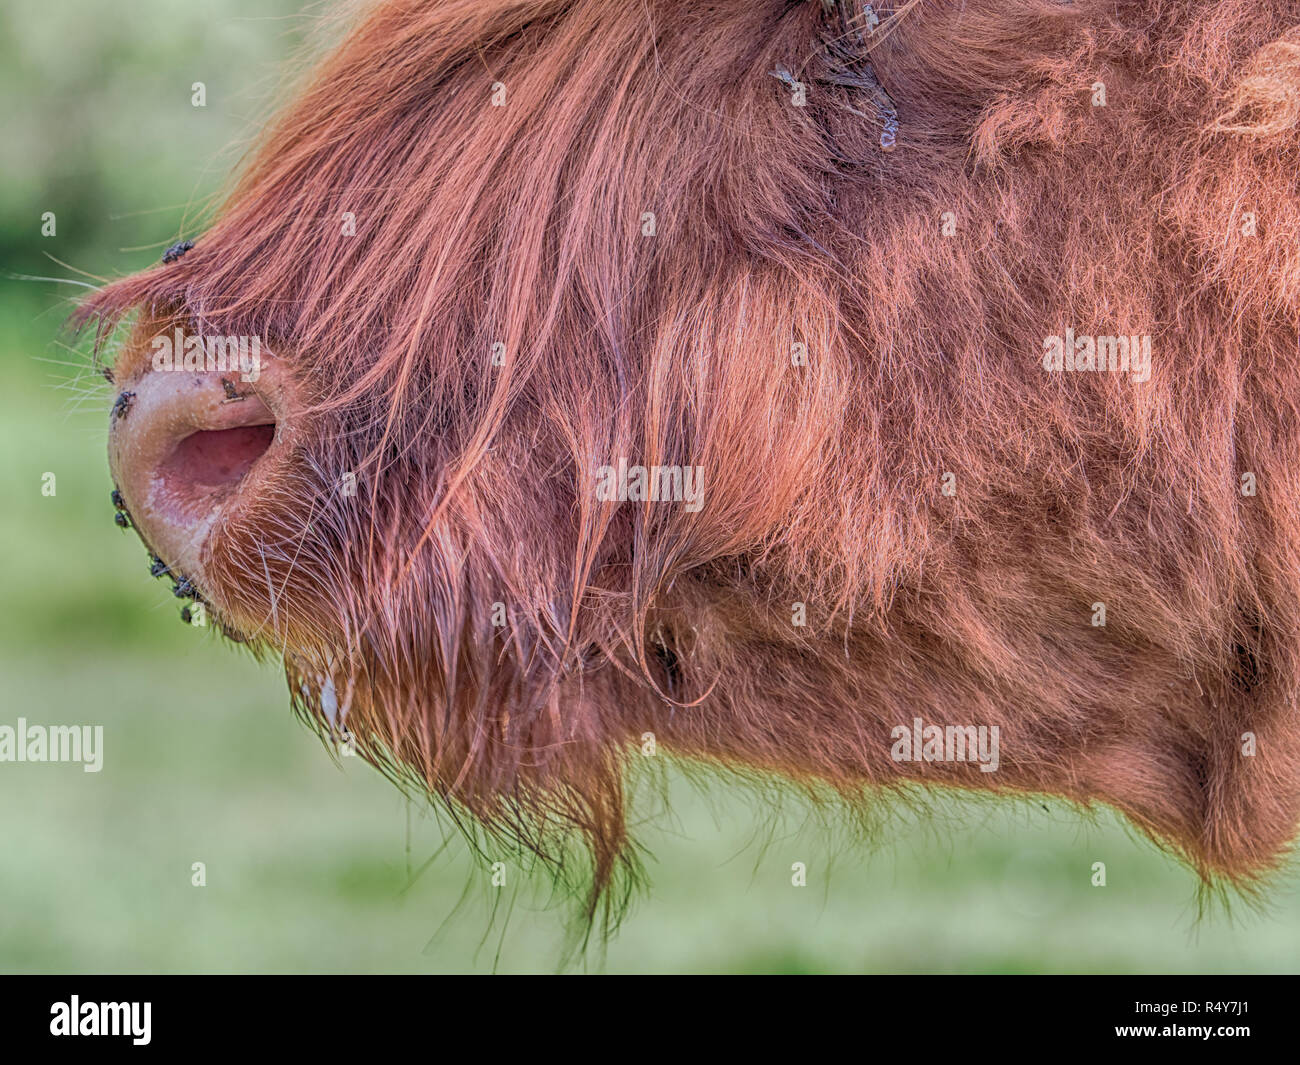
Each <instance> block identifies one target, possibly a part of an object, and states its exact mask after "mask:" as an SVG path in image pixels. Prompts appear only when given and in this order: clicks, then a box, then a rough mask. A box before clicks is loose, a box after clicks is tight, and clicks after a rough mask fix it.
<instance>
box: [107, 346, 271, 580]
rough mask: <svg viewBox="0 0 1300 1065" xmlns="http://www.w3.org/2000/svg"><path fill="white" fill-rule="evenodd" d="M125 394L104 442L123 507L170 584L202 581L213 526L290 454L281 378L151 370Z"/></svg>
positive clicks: (266, 371) (262, 370)
mask: <svg viewBox="0 0 1300 1065" xmlns="http://www.w3.org/2000/svg"><path fill="white" fill-rule="evenodd" d="M245 378H250V379H245ZM252 378H255V379H252ZM121 384H122V388H123V391H122V392H121V394H120V395H119V396H118V398H117V402H116V403H115V404H114V405H113V411H112V414H111V415H110V416H109V423H110V425H109V437H108V459H109V466H110V468H111V470H112V473H113V479H114V481H115V483H116V484H117V488H118V491H119V492H120V494H121V503H122V505H123V506H124V507H125V509H126V510H127V512H128V513H129V515H130V518H131V523H132V524H133V525H134V526H135V528H136V530H137V531H138V532H139V534H140V537H141V538H142V539H143V540H144V542H145V544H146V546H147V547H149V548H150V550H152V551H153V553H154V554H155V555H157V556H158V557H159V558H160V559H162V560H163V561H164V562H165V563H166V564H167V566H168V567H169V568H170V570H171V573H172V575H173V576H174V577H177V578H179V577H181V576H187V577H197V576H200V575H201V573H202V568H203V551H204V547H205V545H206V543H207V540H208V537H209V535H210V533H211V532H212V529H213V526H214V525H215V524H216V522H217V521H218V519H219V518H220V516H221V515H222V513H223V511H224V510H225V508H226V507H227V505H228V504H230V503H231V502H232V501H233V500H234V499H235V497H236V496H238V495H239V494H241V493H244V492H248V491H250V490H252V488H253V484H254V482H255V481H256V480H257V479H258V474H259V471H263V470H264V468H265V466H266V465H267V463H266V458H267V456H268V455H270V454H271V453H273V452H275V451H277V450H279V449H280V448H282V447H283V446H284V440H285V437H286V435H287V423H286V421H285V417H284V415H285V395H284V381H283V378H282V368H281V367H280V366H279V365H278V364H276V363H274V362H272V361H269V360H268V361H266V362H264V363H263V364H262V365H261V366H260V367H259V369H258V371H257V372H256V373H255V374H244V375H241V374H240V372H239V371H238V370H235V371H229V372H220V371H215V370H200V371H195V370H184V371H181V370H177V371H170V370H156V369H155V370H149V371H147V372H146V373H145V374H144V375H143V376H142V377H140V378H138V379H136V380H134V381H131V382H124V383H121Z"/></svg>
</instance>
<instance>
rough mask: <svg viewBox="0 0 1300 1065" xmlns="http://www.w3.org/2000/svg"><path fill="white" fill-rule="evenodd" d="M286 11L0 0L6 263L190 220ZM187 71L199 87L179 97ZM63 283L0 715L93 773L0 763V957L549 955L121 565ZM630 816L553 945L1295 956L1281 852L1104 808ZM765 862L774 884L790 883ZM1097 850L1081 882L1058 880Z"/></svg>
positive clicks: (38, 391)
mask: <svg viewBox="0 0 1300 1065" xmlns="http://www.w3.org/2000/svg"><path fill="white" fill-rule="evenodd" d="M319 13H320V11H319V9H312V10H311V11H309V12H308V13H306V14H304V13H302V11H301V10H300V8H299V5H298V4H297V3H296V2H295V0H209V2H207V3H204V4H202V5H188V4H184V3H181V2H180V0H169V2H162V0H143V2H137V3H133V4H131V5H111V4H103V3H99V2H96V0H53V2H50V0H10V2H9V3H8V4H6V6H5V7H4V8H3V9H2V10H0V85H2V86H3V94H4V107H3V109H2V110H0V114H2V115H3V119H2V121H3V122H4V137H3V142H2V143H3V145H4V181H3V188H2V189H0V242H3V247H4V257H3V262H4V268H5V270H6V271H7V272H8V273H9V274H23V275H44V276H50V277H59V278H67V279H79V280H85V279H86V278H85V277H84V275H83V274H81V273H78V271H85V273H86V274H88V275H91V276H92V277H110V276H116V275H118V274H120V273H125V272H129V271H131V270H134V269H138V268H140V267H142V266H145V265H147V264H149V263H151V262H153V261H155V260H156V258H157V257H158V255H159V253H160V251H161V249H162V248H163V247H165V246H166V245H167V244H169V243H171V242H172V241H173V240H175V239H177V238H178V236H180V235H182V231H184V235H190V234H191V232H192V229H190V228H189V227H191V226H192V225H193V224H194V219H195V218H196V217H197V210H196V207H197V206H198V205H201V203H202V202H203V200H204V198H205V197H207V196H210V195H211V194H212V193H213V192H214V191H216V190H217V189H218V188H219V187H220V184H221V181H222V179H223V176H224V175H225V173H226V172H227V170H228V168H229V166H230V165H231V163H232V162H233V161H234V159H235V157H236V156H237V152H232V151H231V146H232V145H236V144H237V143H238V142H239V141H240V140H241V139H242V138H246V137H247V136H248V135H249V134H250V133H251V132H252V131H253V130H254V129H255V127H256V123H257V122H258V121H259V116H262V115H264V114H265V110H266V107H267V106H268V104H269V102H270V101H271V100H272V98H273V95H274V93H275V91H276V87H277V85H278V84H280V82H281V75H282V73H283V69H284V68H283V66H282V64H283V61H284V59H285V57H286V56H287V55H289V54H290V53H291V52H293V51H294V50H295V49H297V48H298V47H299V46H300V45H301V44H302V42H303V40H304V37H305V36H306V35H309V34H311V33H313V32H315V31H314V29H313V27H314V26H315V25H316V20H317V16H318V15H319ZM195 81H203V82H205V84H206V86H207V107H206V108H203V109H198V108H194V107H192V106H191V102H190V96H191V84H192V83H193V82H195ZM45 211H53V212H55V214H56V216H57V235H56V236H54V237H48V238H46V237H42V236H41V233H40V227H41V215H42V213H43V212H45ZM47 255H48V256H53V257H54V258H55V259H58V260H60V261H61V263H63V264H66V265H60V263H56V262H54V261H51V259H50V258H48V257H47ZM77 291H78V290H77V289H76V288H75V286H70V285H63V284H54V283H46V282H39V283H32V282H25V281H18V280H14V279H12V278H8V277H7V278H5V279H3V280H0V292H2V293H3V302H2V304H0V367H2V368H3V388H2V389H0V412H2V416H0V449H2V450H3V454H4V456H5V459H4V461H3V462H2V463H0V477H2V478H3V483H2V488H3V495H2V496H0V500H2V502H0V548H2V552H0V558H2V559H3V563H2V571H0V587H3V603H4V609H3V611H0V676H2V678H3V682H2V683H0V724H10V725H13V724H14V723H15V722H16V719H17V718H18V717H20V716H23V717H26V718H27V719H28V720H29V721H31V722H41V723H49V724H82V723H86V724H102V725H103V726H104V730H105V741H104V743H105V755H104V769H103V771H102V772H101V773H98V774H93V773H84V772H83V771H82V770H81V768H80V767H79V766H76V765H40V764H38V765H30V764H13V763H0V970H3V971H6V972H15V971H16V972H48V971H53V972H193V971H198V972H267V971H271V972H339V971H358V972H372V971H376V972H446V971H452V972H459V971H491V970H493V969H494V968H495V969H496V970H498V971H503V972H513V971H550V970H553V969H554V968H555V967H556V966H557V964H558V963H559V961H560V955H561V947H562V940H563V921H564V917H565V915H566V912H567V911H566V909H565V907H564V905H563V904H562V903H560V904H554V905H548V904H547V903H548V898H549V896H548V893H547V888H548V884H547V882H546V881H545V879H544V878H543V877H541V876H532V877H530V876H529V875H528V874H527V871H526V870H522V869H519V868H516V867H513V866H512V867H509V868H508V869H507V887H506V888H505V889H504V891H502V890H500V889H495V888H492V887H491V886H490V884H489V879H490V872H489V870H488V869H487V868H485V867H484V865H483V864H481V863H479V862H478V861H476V860H475V859H474V858H473V856H472V855H471V853H470V851H469V848H468V847H467V846H466V845H465V844H464V843H463V842H462V841H461V840H460V839H459V838H458V837H456V835H455V833H454V832H452V831H451V830H450V829H449V828H448V827H447V826H446V824H445V822H443V821H440V820H439V819H438V818H437V817H435V816H434V815H433V814H432V813H431V812H430V811H429V810H428V809H427V808H425V807H423V806H422V805H420V804H418V803H408V802H407V801H406V800H405V799H404V798H403V797H402V796H401V795H399V794H398V793H397V792H396V791H395V790H394V789H393V788H392V787H391V786H389V785H388V784H387V783H386V782H384V781H383V780H382V779H381V778H380V777H379V776H378V774H377V773H375V772H374V771H373V770H371V769H369V768H368V767H366V766H365V765H363V764H360V763H358V762H356V761H353V760H347V759H345V760H344V761H343V763H342V764H341V766H339V765H336V764H335V763H334V762H332V761H331V760H330V758H329V757H328V756H327V754H326V753H325V751H324V750H323V749H322V747H321V745H320V743H319V742H318V741H317V740H316V738H315V737H314V736H313V735H311V734H310V733H309V732H308V731H307V730H306V729H305V728H304V727H302V726H301V725H300V724H298V723H297V722H296V721H295V720H294V719H293V718H292V716H291V715H290V713H289V711H288V701H287V695H286V690H285V685H284V681H283V679H282V677H281V676H280V674H279V672H278V669H277V668H276V667H275V666H274V665H273V664H272V665H264V666H259V665H257V664H256V663H254V662H252V661H251V660H249V659H248V658H247V657H246V656H244V655H241V654H239V653H238V652H236V651H233V650H231V649H229V648H227V647H223V646H220V645H219V644H218V641H216V640H215V638H213V637H212V636H211V635H210V634H209V633H207V632H206V630H202V629H195V628H189V627H187V626H184V625H183V624H181V622H180V621H179V619H178V613H179V603H178V601H177V600H175V599H173V598H172V597H171V595H170V592H169V590H168V588H167V587H166V585H164V584H162V583H158V582H154V581H152V580H150V579H149V577H148V575H147V572H146V559H145V554H144V551H143V549H142V547H141V546H140V544H139V543H138V541H137V540H136V539H135V537H134V535H133V534H130V533H123V532H121V531H119V530H118V529H116V528H115V527H114V525H113V523H112V516H111V513H112V512H111V507H110V505H109V501H108V494H109V490H110V487H111V485H110V481H109V477H108V473H107V468H106V463H105V459H104V444H105V433H106V425H107V410H108V405H109V403H110V401H111V395H110V392H109V387H108V385H107V384H105V383H104V382H103V381H102V380H101V379H99V378H98V377H97V376H94V375H93V374H91V373H90V372H89V370H88V364H87V359H86V354H85V350H84V345H83V346H82V348H81V349H80V350H79V351H73V350H71V349H69V348H68V347H67V346H66V344H65V343H64V342H63V341H62V339H61V338H60V336H59V327H60V325H61V323H62V321H63V319H64V317H65V316H66V314H67V312H68V310H69V307H70V304H69V302H68V301H69V299H70V298H71V297H72V296H75V294H76V293H77ZM45 473H54V474H55V475H56V476H57V494H56V495H54V496H53V497H50V496H45V495H43V494H42V492H41V484H42V476H43V475H44V474H45ZM832 820H833V818H832ZM637 836H638V838H639V840H640V842H641V843H643V844H644V845H645V846H646V848H647V850H648V852H649V854H650V856H651V857H650V858H649V859H648V861H647V868H648V872H649V884H650V886H649V889H648V891H647V892H645V893H644V894H643V895H642V896H640V897H639V899H638V901H637V903H636V905H635V906H634V907H633V909H632V912H631V914H630V916H629V917H628V919H627V920H626V922H625V924H624V926H623V928H622V930H621V932H620V933H619V934H618V935H617V937H616V938H615V939H614V940H613V941H612V942H610V944H609V945H608V948H607V949H606V950H604V951H593V952H591V953H590V954H589V955H588V956H587V958H586V960H585V963H584V964H585V967H586V968H589V969H602V970H604V971H609V972H638V971H643V972H660V971H668V972H899V973H901V972H1004V973H1026V972H1254V971H1290V972H1294V971H1296V970H1297V969H1300V898H1298V894H1300V876H1298V875H1297V873H1296V871H1295V870H1294V869H1292V870H1291V871H1289V872H1287V873H1284V874H1282V875H1280V876H1279V877H1277V879H1276V880H1275V881H1274V883H1273V884H1272V886H1271V890H1270V891H1269V893H1268V896H1267V898H1268V902H1267V904H1266V906H1264V907H1263V908H1251V907H1248V906H1246V905H1243V904H1242V903H1241V902H1240V901H1237V902H1234V903H1233V904H1232V905H1231V906H1227V905H1224V904H1223V903H1219V902H1214V903H1212V904H1211V905H1210V906H1209V908H1208V909H1207V910H1206V912H1205V913H1204V914H1203V915H1201V916H1199V917H1198V910H1197V906H1196V881H1195V878H1194V877H1193V876H1192V874H1191V873H1189V872H1188V871H1187V870H1186V869H1185V868H1183V867H1182V866H1180V865H1179V864H1177V863H1176V862H1174V861H1173V860H1171V859H1169V858H1167V857H1165V856H1163V855H1161V854H1160V853H1158V852H1157V851H1156V850H1155V849H1154V848H1153V847H1151V846H1150V845H1149V844H1147V843H1145V842H1143V841H1140V840H1136V839H1134V838H1133V836H1132V835H1131V834H1130V833H1129V832H1128V831H1126V830H1125V828H1124V827H1123V826H1122V825H1121V824H1120V823H1119V821H1118V820H1117V819H1116V818H1114V817H1113V816H1111V815H1109V814H1107V813H1105V812H1103V813H1101V814H1100V815H1099V816H1097V817H1096V818H1095V819H1092V820H1088V819H1085V818H1083V817H1081V816H1080V815H1079V814H1078V813H1077V812H1076V811H1074V810H1072V809H1070V808H1068V807H1065V806H1063V805H1060V804H1055V803H1045V804H1040V803H1024V804H1019V805H1014V806H1009V805H1002V804H988V803H982V802H981V803H975V802H969V803H964V804H962V803H949V804H945V807H944V812H943V813H942V814H941V815H938V816H937V817H936V818H933V819H927V818H905V819H902V820H900V821H898V822H897V823H896V824H895V827H894V829H893V830H892V831H889V832H887V833H885V834H884V835H883V836H882V838H881V839H880V840H879V841H878V843H877V844H876V845H875V846H874V847H871V848H867V847H864V846H860V845H854V844H852V843H846V842H845V840H844V839H843V838H842V834H837V833H834V832H831V831H827V830H825V829H824V828H820V827H818V825H817V823H816V819H815V818H812V817H810V816H809V812H808V809H807V807H806V806H805V805H803V804H802V803H801V802H799V801H796V800H794V799H791V800H790V801H789V802H787V803H786V804H785V805H784V816H783V817H781V818H779V819H777V820H775V821H774V820H773V816H772V812H771V809H770V808H769V807H768V806H766V805H763V804H760V803H759V802H757V801H755V799H754V797H753V796H752V795H748V794H746V793H745V792H744V791H743V790H742V789H739V788H737V787H735V786H734V785H731V784H728V783H727V782H725V781H723V780H716V781H713V782H711V783H709V784H708V785H707V786H706V787H705V788H704V789H701V788H699V787H697V786H695V785H693V784H691V783H689V782H688V781H687V780H686V779H685V778H683V777H681V776H678V775H674V776H673V777H672V778H671V788H670V792H669V804H668V816H666V817H659V818H657V819H653V820H649V821H647V823H645V824H643V825H641V826H640V827H639V829H638V830H637ZM448 839H450V842H449V843H448V844H447V846H446V847H445V848H443V847H442V844H443V843H444V841H446V840H448ZM440 848H441V849H440ZM431 859H432V860H431ZM796 861H800V862H804V863H806V865H807V869H808V885H809V886H807V887H804V888H796V887H793V886H792V885H791V866H792V863H794V862H796ZM1096 861H1103V862H1105V863H1106V868H1107V881H1108V882H1107V886H1105V887H1093V886H1092V885H1091V871H1092V863H1093V862H1096ZM193 862H204V863H205V864H206V870H207V885H206V886H205V887H194V886H192V885H191V864H192V863H193ZM462 897H463V898H464V902H463V904H462ZM494 900H498V901H500V902H501V905H499V906H498V907H497V909H496V912H495V915H494V914H493V910H492V902H493V901H494ZM510 900H513V904H510Z"/></svg>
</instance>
